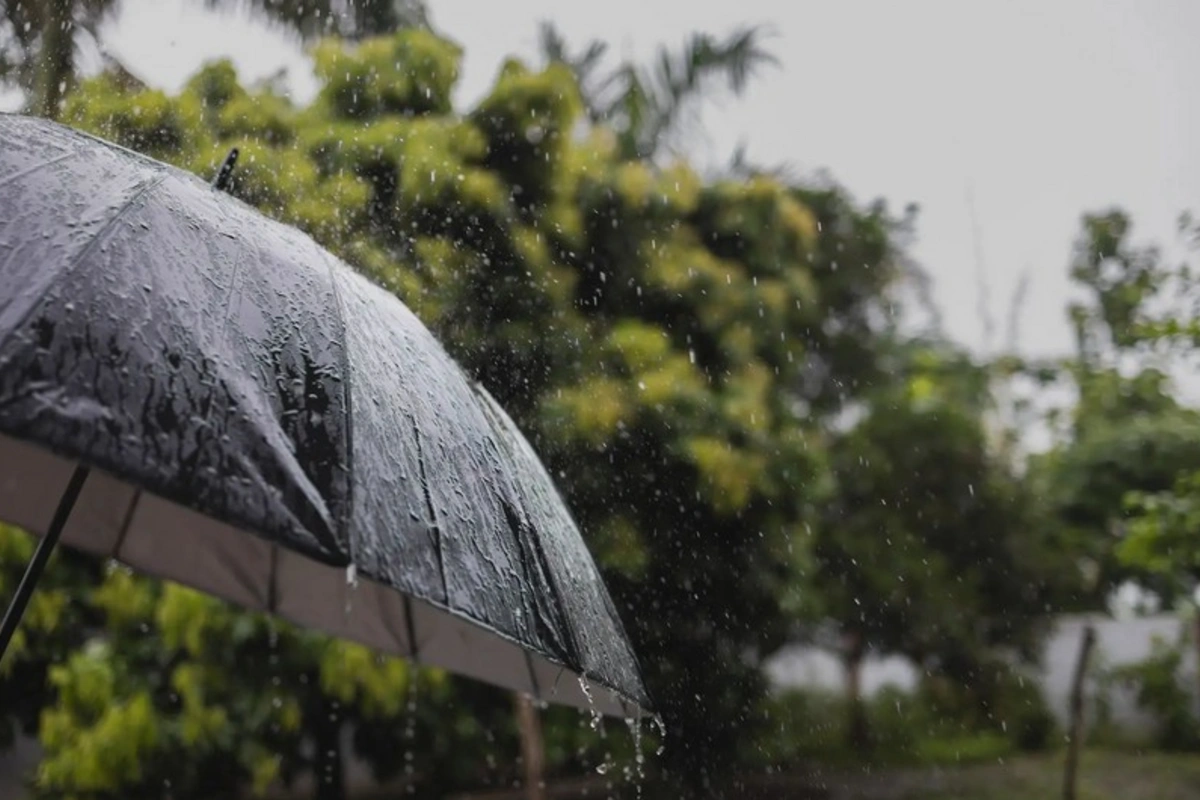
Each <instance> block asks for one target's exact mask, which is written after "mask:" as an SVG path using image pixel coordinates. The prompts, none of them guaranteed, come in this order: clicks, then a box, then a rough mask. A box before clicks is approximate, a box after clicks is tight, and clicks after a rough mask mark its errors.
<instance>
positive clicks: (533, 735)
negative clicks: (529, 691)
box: [513, 692, 546, 800]
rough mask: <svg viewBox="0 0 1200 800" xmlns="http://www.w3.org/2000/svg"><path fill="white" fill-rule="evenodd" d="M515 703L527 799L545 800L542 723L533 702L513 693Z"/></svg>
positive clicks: (518, 693)
mask: <svg viewBox="0 0 1200 800" xmlns="http://www.w3.org/2000/svg"><path fill="white" fill-rule="evenodd" d="M513 703H514V704H515V705H516V707H517V731H518V732H519V733H520V736H521V759H522V760H523V761H524V762H525V797H527V798H528V800H545V797H546V784H545V766H544V761H545V754H544V753H543V752H542V749H543V748H542V722H541V720H540V719H539V718H538V712H537V709H536V708H534V706H533V700H532V699H531V698H529V697H528V696H526V695H524V694H521V693H520V692H513Z"/></svg>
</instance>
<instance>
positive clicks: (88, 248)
mask: <svg viewBox="0 0 1200 800" xmlns="http://www.w3.org/2000/svg"><path fill="white" fill-rule="evenodd" d="M169 176H170V173H169V172H167V171H166V170H163V171H162V174H161V175H158V176H155V177H154V178H151V179H150V180H148V181H146V182H145V183H143V184H142V185H141V186H140V187H139V188H138V190H137V191H136V192H134V193H133V196H132V197H130V198H129V200H128V201H126V203H125V205H123V206H121V207H120V208H119V209H118V210H117V213H115V214H113V216H112V219H110V220H108V222H105V223H104V225H103V226H102V227H101V228H100V230H98V231H97V232H96V235H95V236H93V237H92V238H91V239H89V240H88V242H87V244H85V245H84V246H83V249H81V250H80V251H79V253H78V255H76V256H75V257H74V258H73V259H71V261H70V262H69V263H68V264H67V265H66V267H64V268H63V269H62V271H61V272H60V273H59V274H58V275H57V276H56V280H61V279H62V278H64V277H66V276H67V275H68V274H70V273H72V272H74V271H75V268H76V267H78V266H79V265H80V264H81V263H83V260H84V259H85V258H87V257H88V256H89V255H90V254H91V252H92V249H93V248H94V247H95V246H96V243H97V242H99V241H100V239H101V238H102V237H103V236H104V235H105V234H106V233H108V232H109V231H110V230H112V229H113V228H114V227H115V226H116V224H117V223H118V222H120V221H121V218H122V217H124V216H125V214H126V213H127V212H128V211H129V210H130V209H131V208H133V204H134V203H136V202H137V201H138V200H139V199H141V198H142V197H144V196H145V195H146V194H147V193H148V192H150V191H152V190H153V189H155V188H156V187H157V186H159V185H160V184H161V183H162V182H163V181H165V180H166V179H167V178H168V177H169ZM47 291H48V290H47ZM40 300H41V298H39V299H38V301H34V302H32V303H30V305H29V308H27V309H26V310H25V313H24V315H22V317H21V319H20V320H19V321H18V322H17V323H16V324H15V325H13V326H12V327H10V328H9V329H8V330H9V334H10V335H11V334H12V332H13V331H19V330H21V329H22V328H24V327H25V323H26V322H28V321H29V318H30V317H31V316H33V313H34V312H35V311H36V310H37V307H38V305H39V301H40ZM0 344H2V342H0Z"/></svg>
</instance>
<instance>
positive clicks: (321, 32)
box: [0, 0, 428, 119]
mask: <svg viewBox="0 0 1200 800" xmlns="http://www.w3.org/2000/svg"><path fill="white" fill-rule="evenodd" d="M202 2H203V3H204V4H205V5H206V6H208V7H209V8H215V9H222V10H231V9H247V10H249V11H251V12H253V13H255V14H257V15H259V16H260V17H262V18H263V19H265V20H267V21H268V22H271V23H273V24H276V25H281V26H283V27H284V28H286V29H287V30H289V31H292V32H294V33H296V34H297V35H298V36H300V37H301V39H302V40H304V41H312V40H313V39H315V38H316V37H320V36H331V35H332V36H342V37H346V38H350V39H361V38H365V37H368V36H375V35H379V34H383V33H390V32H392V31H395V30H398V29H399V28H402V27H409V26H427V25H428V17H427V14H426V11H425V6H424V3H423V2H421V0H202ZM119 10H120V2H119V0H0V12H2V13H3V16H2V17H0V84H8V85H10V86H15V87H16V88H19V89H21V90H22V91H23V92H24V93H25V96H26V98H27V105H28V107H29V109H30V110H31V111H32V112H34V113H37V114H40V115H42V116H46V117H50V118H52V119H53V118H57V116H58V114H59V110H60V106H61V104H62V99H63V97H64V96H65V95H66V93H67V91H68V90H69V89H70V88H71V86H72V85H73V84H74V82H75V79H76V77H77V76H76V72H77V70H76V49H77V47H78V45H79V41H80V40H81V39H82V40H90V41H92V42H93V43H97V44H98V43H99V34H100V29H101V26H102V25H103V23H105V22H107V21H109V20H111V19H112V18H113V17H115V16H116V15H117V13H118V12H119ZM105 60H106V62H107V63H108V64H109V66H115V67H118V68H120V65H119V64H117V62H115V61H114V60H113V59H112V57H111V56H107V55H106V56H105Z"/></svg>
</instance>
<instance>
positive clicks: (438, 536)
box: [409, 416, 450, 606]
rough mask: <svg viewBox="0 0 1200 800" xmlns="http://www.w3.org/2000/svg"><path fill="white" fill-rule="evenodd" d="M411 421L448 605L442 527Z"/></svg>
mask: <svg viewBox="0 0 1200 800" xmlns="http://www.w3.org/2000/svg"><path fill="white" fill-rule="evenodd" d="M409 419H410V420H411V422H412V429H413V440H414V441H415V442H416V444H417V469H418V470H420V476H419V477H420V479H421V492H422V494H423V495H424V496H425V509H426V510H427V511H428V512H429V525H430V527H431V529H432V531H433V552H434V553H435V554H436V555H437V563H438V573H439V574H440V576H441V579H442V593H443V594H444V595H445V597H446V605H447V606H449V605H450V581H448V580H447V579H446V560H445V558H444V557H443V556H442V529H441V526H440V525H438V519H437V511H436V510H435V509H434V507H433V494H432V493H431V492H430V491H429V476H428V475H426V473H425V451H424V450H423V449H422V448H421V429H420V428H419V427H418V426H417V421H416V420H415V419H412V417H411V416H410V417H409Z"/></svg>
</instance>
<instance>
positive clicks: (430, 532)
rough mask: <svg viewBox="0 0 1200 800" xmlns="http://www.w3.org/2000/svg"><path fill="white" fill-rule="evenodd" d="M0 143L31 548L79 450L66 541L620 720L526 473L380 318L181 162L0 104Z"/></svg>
mask: <svg viewBox="0 0 1200 800" xmlns="http://www.w3.org/2000/svg"><path fill="white" fill-rule="evenodd" d="M0 142H3V145H2V148H0V517H2V518H5V519H7V520H9V521H11V522H13V523H15V524H18V525H20V526H22V527H24V528H26V529H28V530H30V531H32V532H34V533H37V534H42V533H44V532H45V530H46V528H47V526H48V524H49V521H50V519H51V517H52V516H53V513H54V510H55V507H56V504H57V502H58V497H59V495H60V494H61V492H62V490H63V488H65V487H66V485H67V483H68V482H69V480H70V476H71V474H72V472H73V471H74V469H75V466H76V465H77V464H78V463H83V464H86V465H89V466H91V467H94V468H95V469H96V470H98V472H96V473H93V476H92V477H91V478H90V479H89V481H88V482H87V484H86V485H85V486H84V489H83V492H82V494H81V496H80V499H79V501H78V502H77V504H76V507H75V510H74V511H73V513H72V515H71V517H70V521H69V522H68V524H67V527H66V529H65V530H64V532H63V541H64V542H66V543H67V544H69V545H72V546H74V547H77V548H80V549H83V550H86V551H89V552H93V553H97V554H100V555H104V556H109V557H113V558H115V559H118V560H120V561H122V562H125V563H127V564H129V565H131V566H133V567H135V568H137V569H139V570H141V571H144V572H146V573H149V574H153V575H157V576H160V577H163V578H167V579H171V580H175V581H179V582H181V583H184V584H187V585H190V586H193V587H196V588H199V589H202V590H204V591H207V592H210V593H212V594H214V595H217V596H220V597H223V598H226V599H229V600H231V601H234V602H237V603H239V604H241V605H244V606H247V607H250V608H255V609H262V610H266V611H270V612H272V613H277V614H279V615H281V616H283V617H285V618H288V619H291V620H293V621H295V622H297V623H300V624H303V625H306V626H311V627H314V628H317V629H320V630H324V631H327V632H329V633H331V634H334V635H337V636H343V637H346V638H350V639H354V640H357V641H360V642H363V643H365V644H368V645H371V646H374V647H377V648H380V649H382V650H386V651H389V652H394V653H400V654H404V655H408V656H410V657H412V658H414V659H415V660H418V661H420V662H422V663H428V664H434V665H438V666H442V667H446V668H448V669H451V670H453V671H455V672H458V673H461V674H465V675H469V676H471V677H475V678H479V679H482V680H485V681H488V682H491V683H495V684H498V685H501V686H504V687H507V688H511V689H516V690H520V691H525V692H528V693H530V694H532V695H534V696H536V697H539V698H542V699H545V700H548V701H551V702H561V703H567V704H571V705H575V706H579V707H594V708H595V709H596V710H597V711H600V712H602V713H608V714H620V715H625V716H630V715H632V714H634V713H636V711H637V710H638V709H644V708H646V706H647V697H646V693H645V690H644V688H643V686H642V682H641V678H640V674H639V670H638V667H637V663H636V660H635V658H634V655H633V652H632V650H631V648H630V646H629V644H628V641H627V638H626V636H625V633H624V630H623V628H622V626H621V623H620V620H619V617H618V615H617V613H616V611H615V609H614V607H613V604H612V601H611V599H610V598H609V595H608V592H607V590H606V589H605V587H604V586H603V584H602V582H601V580H600V577H599V573H598V571H597V569H596V567H595V564H594V562H593V561H592V558H591V556H590V554H589V553H588V551H587V549H586V546H585V545H584V542H583V539H582V537H581V536H580V534H579V531H578V530H577V528H576V526H575V524H574V522H573V521H572V519H571V517H570V514H569V513H568V512H567V510H566V507H565V505H564V504H563V502H562V500H561V498H560V497H559V495H558V493H557V491H556V489H555V487H554V485H553V483H552V481H551V479H550V477H549V475H548V474H547V473H546V471H545V469H544V468H543V467H542V465H541V463H540V461H539V460H538V458H537V456H536V455H535V454H534V452H533V450H532V449H531V448H530V446H529V444H528V442H527V441H526V440H525V438H524V437H523V436H522V435H521V433H520V432H519V431H518V430H517V428H516V426H515V425H514V424H513V422H512V420H511V419H510V418H509V417H508V416H507V415H506V414H505V413H504V411H503V410H502V409H500V407H499V406H498V405H497V404H496V403H495V402H494V401H493V400H492V399H491V398H490V397H489V396H488V395H487V394H486V392H484V391H483V390H482V389H481V388H480V387H478V386H477V385H474V384H473V383H472V382H471V381H469V380H468V379H467V377H466V376H465V375H464V374H463V372H462V371H461V370H460V369H459V368H458V367H457V365H455V364H454V362H453V361H452V360H451V359H450V357H449V356H448V355H447V354H446V352H445V351H444V350H443V349H442V347H441V346H440V344H439V343H438V342H437V341H436V340H435V339H434V337H433V336H432V334H430V333H429V331H428V330H427V329H426V328H425V327H424V326H423V325H422V324H421V323H420V322H419V321H418V319H417V318H416V317H415V315H413V314H412V312H411V311H410V310H409V309H408V308H407V307H406V306H404V304H403V303H401V302H400V301H399V300H397V299H396V298H395V297H394V296H392V295H391V294H389V293H388V292H386V291H384V290H382V289H380V288H379V287H377V286H375V285H374V284H372V283H371V282H369V281H368V280H366V279H365V278H364V277H362V276H361V275H359V274H358V273H356V272H354V271H353V270H351V269H350V268H349V267H347V266H345V265H344V264H342V263H341V262H340V261H339V260H337V259H336V258H335V257H333V256H332V255H331V254H329V253H328V252H327V251H325V250H323V249H321V248H320V247H319V246H317V245H316V244H315V243H314V242H313V241H312V240H311V239H309V238H308V237H307V236H305V235H304V234H302V233H300V232H299V231H297V230H295V229H293V228H289V227H287V226H284V225H281V224H279V223H276V222H273V221H271V220H268V219H266V218H265V217H263V216H262V215H260V214H259V213H258V212H256V211H255V210H253V209H251V208H250V207H248V206H246V205H245V204H242V203H240V202H238V201H236V200H233V199H232V198H229V197H228V196H226V195H223V194H221V193H219V192H217V191H215V190H213V189H212V188H211V187H209V186H208V185H207V184H205V183H204V182H202V181H200V180H199V179H197V178H196V177H194V176H192V175H190V174H188V173H185V172H182V171H180V170H177V169H175V168H172V167H169V166H167V165H164V164H161V163H159V162H156V161H152V160H150V159H146V158H144V157H142V156H139V155H137V154H134V153H132V152H130V151H127V150H124V149H122V148H118V147H116V146H114V145H111V144H108V143H105V142H102V141H100V140H98V139H94V138H92V137H89V136H85V135H83V134H80V133H77V132H74V131H71V130H69V129H67V128H64V127H62V126H59V125H56V124H53V123H49V122H45V121H41V120H35V119H30V118H26V117H20V116H14V115H0ZM578 676H586V679H587V681H588V682H590V683H591V684H593V685H594V686H595V687H596V691H593V692H590V693H589V692H588V691H586V690H585V689H584V688H582V687H581V686H580V684H579V682H578V681H577V680H576V679H575V678H576V677H578ZM589 694H590V695H591V696H590V697H589Z"/></svg>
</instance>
